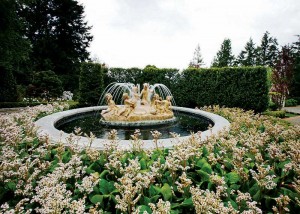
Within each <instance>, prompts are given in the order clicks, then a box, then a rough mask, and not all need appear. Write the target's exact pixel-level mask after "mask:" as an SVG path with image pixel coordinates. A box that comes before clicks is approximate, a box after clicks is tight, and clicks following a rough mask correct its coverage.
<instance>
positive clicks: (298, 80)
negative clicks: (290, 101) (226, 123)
mask: <svg viewBox="0 0 300 214" xmlns="http://www.w3.org/2000/svg"><path fill="white" fill-rule="evenodd" d="M297 38H298V41H296V42H294V43H293V44H292V55H293V63H294V68H293V79H292V83H291V88H290V97H300V35H298V36H297ZM299 103H300V99H299Z"/></svg>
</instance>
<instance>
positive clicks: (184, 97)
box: [175, 67, 268, 112]
mask: <svg viewBox="0 0 300 214" xmlns="http://www.w3.org/2000/svg"><path fill="white" fill-rule="evenodd" d="M175 94H176V95H175V99H176V101H177V103H178V104H179V105H181V106H188V107H194V106H195V105H198V106H207V105H220V106H227V107H240V108H243V109H246V110H250V109H251V110H254V111H256V112H262V111H264V110H266V109H267V107H268V82H267V70H266V68H264V67H234V68H227V67H226V68H211V69H187V70H185V71H183V74H182V77H181V78H180V80H179V83H178V85H177V87H176V92H175Z"/></svg>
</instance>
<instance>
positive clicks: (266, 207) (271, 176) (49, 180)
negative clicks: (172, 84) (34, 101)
mask: <svg viewBox="0 0 300 214" xmlns="http://www.w3.org/2000/svg"><path fill="white" fill-rule="evenodd" d="M58 109H60V110H61V109H63V107H62V106H58V105H55V104H54V106H51V105H48V106H39V107H35V108H31V109H27V110H26V111H24V112H22V113H19V114H12V115H8V116H1V117H0V128H1V130H2V131H1V132H0V139H1V140H0V154H1V155H0V160H1V167H2V168H1V169H2V170H0V188H1V191H0V205H1V206H0V207H1V208H0V211H1V212H3V213H4V212H6V211H9V210H12V209H14V210H15V212H19V211H20V210H22V212H26V211H28V212H37V213H50V212H52V213H63V212H64V211H65V212H70V213H75V212H77V213H83V212H90V213H101V212H109V213H140V212H141V213H145V211H146V212H147V213H154V212H156V213H242V212H245V213H246V212H247V213H271V212H276V213H287V212H290V213H299V212H300V202H299V197H300V171H299V167H298V166H299V164H300V162H299V152H298V151H299V146H300V141H299V139H300V129H299V127H293V126H290V127H285V126H283V125H282V124H281V121H280V120H276V119H274V118H271V117H266V116H260V115H254V114H253V112H244V111H243V110H241V109H228V108H219V107H218V106H214V108H213V109H212V108H205V109H203V110H206V111H212V112H214V113H217V114H220V115H222V116H224V117H226V118H227V119H228V120H230V121H231V129H230V131H229V133H227V132H224V133H220V134H219V135H218V136H215V137H212V138H209V139H205V140H202V141H200V139H199V136H198V135H197V134H194V135H192V137H191V138H190V139H188V140H186V141H184V142H180V143H179V144H178V145H177V146H175V147H174V148H173V149H170V150H169V149H163V148H161V149H155V150H141V149H137V150H132V151H123V150H120V149H118V146H119V144H118V140H117V139H116V138H115V137H114V134H113V133H111V137H112V138H111V139H112V141H111V142H110V143H107V149H106V150H104V151H97V150H95V149H93V148H92V147H90V146H89V145H87V146H86V147H85V148H80V147H78V145H77V143H76V139H77V137H79V136H74V138H72V139H67V140H68V142H69V144H68V147H66V146H65V145H63V144H56V145H53V144H50V143H49V138H48V137H37V136H36V130H35V127H34V126H33V125H32V122H33V121H34V120H35V118H36V117H38V115H41V114H50V113H52V112H55V111H57V110H58ZM3 121H5V122H3ZM11 130H14V132H13V133H12V131H11ZM79 132H80V130H79V129H77V130H75V133H77V134H80V133H79ZM90 140H91V142H92V140H93V137H92V136H91V138H90ZM158 141H159V140H158ZM132 143H133V144H135V143H141V141H140V140H139V139H138V138H135V140H132Z"/></svg>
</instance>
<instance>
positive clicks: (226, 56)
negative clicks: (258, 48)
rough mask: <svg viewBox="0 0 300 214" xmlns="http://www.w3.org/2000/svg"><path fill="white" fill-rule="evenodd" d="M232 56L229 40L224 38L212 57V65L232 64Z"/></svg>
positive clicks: (223, 65) (224, 65)
mask: <svg viewBox="0 0 300 214" xmlns="http://www.w3.org/2000/svg"><path fill="white" fill-rule="evenodd" d="M233 64H234V56H233V54H232V48H231V40H230V39H225V40H224V41H223V43H222V44H221V48H220V50H219V51H218V53H217V55H216V56H215V57H214V60H213V62H212V67H228V66H233Z"/></svg>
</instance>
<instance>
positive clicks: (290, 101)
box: [285, 99, 298, 107]
mask: <svg viewBox="0 0 300 214" xmlns="http://www.w3.org/2000/svg"><path fill="white" fill-rule="evenodd" d="M297 104H298V101H297V100H295V99H287V100H286V101H285V106H286V107H289V106H296V105H297Z"/></svg>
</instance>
